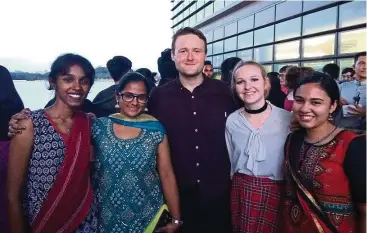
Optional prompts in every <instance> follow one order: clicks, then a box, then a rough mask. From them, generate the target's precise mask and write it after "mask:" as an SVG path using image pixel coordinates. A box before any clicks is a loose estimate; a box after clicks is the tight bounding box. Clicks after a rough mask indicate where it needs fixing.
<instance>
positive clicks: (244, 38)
mask: <svg viewBox="0 0 367 233" xmlns="http://www.w3.org/2000/svg"><path fill="white" fill-rule="evenodd" d="M253 35H254V33H253V32H248V33H245V34H242V35H239V36H238V40H237V44H238V45H237V48H238V49H243V48H247V47H252V46H253V44H254V37H253Z"/></svg>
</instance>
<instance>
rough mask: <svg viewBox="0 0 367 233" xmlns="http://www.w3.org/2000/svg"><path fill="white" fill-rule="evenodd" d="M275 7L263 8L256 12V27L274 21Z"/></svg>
mask: <svg viewBox="0 0 367 233" xmlns="http://www.w3.org/2000/svg"><path fill="white" fill-rule="evenodd" d="M274 16H275V7H271V8H269V9H266V10H263V11H261V12H259V13H256V14H255V27H259V26H261V25H264V24H268V23H272V22H274V18H275V17H274Z"/></svg>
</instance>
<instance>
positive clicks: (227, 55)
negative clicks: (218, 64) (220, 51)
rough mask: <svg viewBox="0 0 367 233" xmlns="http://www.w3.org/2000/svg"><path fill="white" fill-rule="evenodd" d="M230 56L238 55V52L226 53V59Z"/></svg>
mask: <svg viewBox="0 0 367 233" xmlns="http://www.w3.org/2000/svg"><path fill="white" fill-rule="evenodd" d="M230 57H236V52H232V53H226V54H224V60H226V59H227V58H230ZM224 60H223V61H224Z"/></svg>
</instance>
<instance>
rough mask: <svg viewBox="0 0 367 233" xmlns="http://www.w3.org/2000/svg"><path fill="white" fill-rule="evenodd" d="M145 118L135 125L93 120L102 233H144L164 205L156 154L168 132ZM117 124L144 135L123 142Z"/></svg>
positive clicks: (106, 118)
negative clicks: (115, 130) (116, 131)
mask: <svg viewBox="0 0 367 233" xmlns="http://www.w3.org/2000/svg"><path fill="white" fill-rule="evenodd" d="M117 116H118V115H117ZM120 116H121V115H120ZM144 117H145V118H146V117H148V118H149V117H150V116H149V115H145V114H144ZM144 117H143V118H144ZM145 118H144V119H143V121H141V120H140V121H139V122H131V121H129V120H127V121H125V120H126V119H125V120H122V119H118V118H116V117H112V116H110V117H105V118H99V119H95V120H94V121H93V126H92V135H93V145H94V147H95V152H96V153H95V154H96V163H95V165H96V166H95V178H96V180H95V181H96V187H95V194H96V198H97V201H98V204H99V205H98V208H99V211H98V212H99V214H98V217H99V221H98V222H99V232H101V233H102V232H108V233H114V232H116V233H117V232H118V233H122V232H123V233H130V232H136V233H141V232H143V231H144V229H145V228H146V227H147V225H148V224H149V222H150V221H151V219H152V218H153V217H154V216H155V214H156V213H157V211H158V210H159V208H160V207H161V206H162V204H164V200H163V194H162V189H161V183H160V179H159V176H158V173H157V170H156V154H157V149H158V145H159V144H160V143H161V142H162V140H163V138H164V130H163V127H162V125H161V124H160V123H159V122H158V121H157V120H155V119H154V118H153V119H154V120H153V121H152V120H149V121H145ZM151 118H152V117H151ZM140 119H141V118H140ZM149 119H150V118H149ZM144 122H146V123H147V124H146V127H145V124H144ZM114 123H117V124H123V125H128V126H131V127H137V128H141V132H140V134H139V135H138V136H137V137H136V138H133V139H127V140H123V139H120V138H118V137H117V136H116V135H115V134H114V131H113V124H114Z"/></svg>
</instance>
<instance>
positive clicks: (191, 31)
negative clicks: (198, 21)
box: [171, 27, 208, 54]
mask: <svg viewBox="0 0 367 233" xmlns="http://www.w3.org/2000/svg"><path fill="white" fill-rule="evenodd" d="M185 35H196V36H197V37H199V38H200V39H201V40H202V41H204V45H205V54H206V53H207V51H208V48H207V42H206V37H205V36H204V34H203V33H202V32H201V31H200V30H198V29H196V28H192V27H184V28H181V29H179V30H178V31H177V32H176V33H175V34H174V35H173V37H172V44H171V48H172V53H173V54H174V53H175V49H176V40H177V38H178V37H180V36H185Z"/></svg>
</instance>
